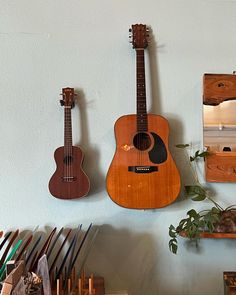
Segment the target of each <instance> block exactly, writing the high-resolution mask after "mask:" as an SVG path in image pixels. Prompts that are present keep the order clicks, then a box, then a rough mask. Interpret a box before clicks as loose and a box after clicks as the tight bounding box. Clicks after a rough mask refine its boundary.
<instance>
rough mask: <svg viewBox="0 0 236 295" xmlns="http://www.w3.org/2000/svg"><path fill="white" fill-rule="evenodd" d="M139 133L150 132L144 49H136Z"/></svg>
mask: <svg viewBox="0 0 236 295" xmlns="http://www.w3.org/2000/svg"><path fill="white" fill-rule="evenodd" d="M136 80H137V81H136V85H137V92H136V93H137V131H138V132H145V131H147V130H148V121H147V107H146V85H145V61H144V49H139V48H137V49H136Z"/></svg>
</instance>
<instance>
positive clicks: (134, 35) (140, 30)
mask: <svg viewBox="0 0 236 295" xmlns="http://www.w3.org/2000/svg"><path fill="white" fill-rule="evenodd" d="M129 33H130V34H129V38H130V39H131V40H130V43H132V45H133V48H135V49H145V48H147V46H148V42H149V40H148V38H149V28H148V27H147V26H146V25H142V24H136V25H132V26H131V28H130V29H129Z"/></svg>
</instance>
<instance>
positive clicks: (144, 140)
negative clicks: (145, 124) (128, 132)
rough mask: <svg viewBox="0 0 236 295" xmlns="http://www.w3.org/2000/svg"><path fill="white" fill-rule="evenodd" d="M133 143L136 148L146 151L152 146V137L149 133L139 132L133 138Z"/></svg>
mask: <svg viewBox="0 0 236 295" xmlns="http://www.w3.org/2000/svg"><path fill="white" fill-rule="evenodd" d="M133 144H134V146H135V147H136V149H138V150H140V151H145V150H147V149H148V148H149V147H150V146H151V138H150V136H149V135H148V134H147V133H144V132H140V133H137V134H136V135H135V137H134V139H133Z"/></svg>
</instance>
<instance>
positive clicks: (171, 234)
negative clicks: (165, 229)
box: [169, 224, 177, 238]
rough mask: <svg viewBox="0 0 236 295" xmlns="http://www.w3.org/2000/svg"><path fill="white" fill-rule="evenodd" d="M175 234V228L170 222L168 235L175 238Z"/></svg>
mask: <svg viewBox="0 0 236 295" xmlns="http://www.w3.org/2000/svg"><path fill="white" fill-rule="evenodd" d="M176 235H177V233H176V229H175V227H174V226H173V225H172V224H171V225H170V227H169V236H170V237H171V238H176Z"/></svg>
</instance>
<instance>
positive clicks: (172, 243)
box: [169, 239, 178, 254]
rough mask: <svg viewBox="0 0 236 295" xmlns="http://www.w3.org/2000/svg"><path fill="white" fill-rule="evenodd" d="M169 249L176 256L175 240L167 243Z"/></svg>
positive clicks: (176, 245)
mask: <svg viewBox="0 0 236 295" xmlns="http://www.w3.org/2000/svg"><path fill="white" fill-rule="evenodd" d="M169 249H170V251H171V252H172V253H174V254H177V249H178V242H177V239H171V240H170V241H169Z"/></svg>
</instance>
